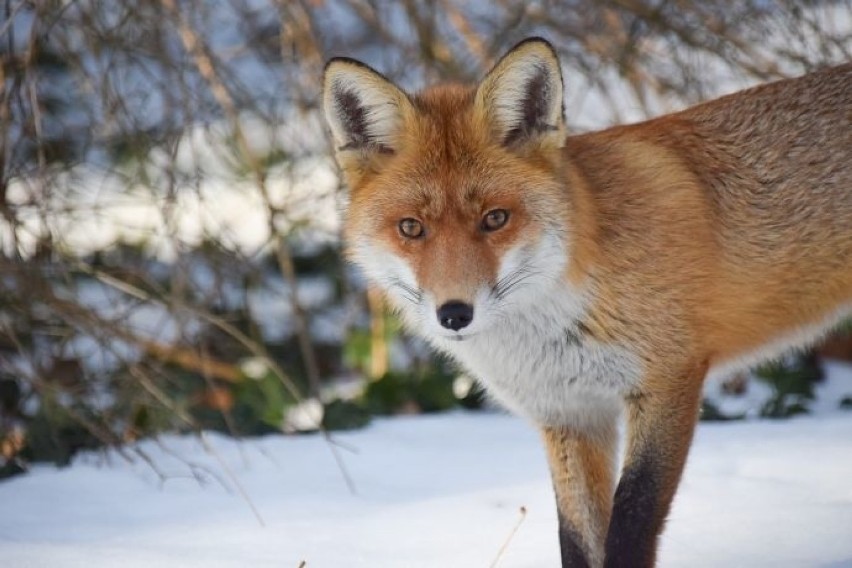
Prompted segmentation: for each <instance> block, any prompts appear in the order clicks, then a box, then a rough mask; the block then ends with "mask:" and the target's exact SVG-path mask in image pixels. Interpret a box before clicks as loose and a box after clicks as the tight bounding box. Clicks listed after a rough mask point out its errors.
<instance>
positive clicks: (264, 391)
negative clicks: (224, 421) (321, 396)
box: [219, 372, 296, 435]
mask: <svg viewBox="0 0 852 568" xmlns="http://www.w3.org/2000/svg"><path fill="white" fill-rule="evenodd" d="M295 403H296V399H295V398H294V397H293V396H292V395H291V394H290V393H288V392H287V390H286V388H285V387H284V385H283V384H281V381H280V380H279V379H278V378H277V377H276V376H275V375H274V374H273V373H271V372H269V373H266V374H265V375H263V376H262V377H260V378H259V379H247V380H244V381H241V382H240V383H238V384H237V385H236V386H235V388H234V406H233V408H231V410H230V414H231V416H232V419H233V426H234V428H235V429H236V430H237V432H238V433H240V434H248V435H255V434H266V433H269V432H280V431H281V425H282V424H283V422H284V415H285V414H286V412H287V409H288V408H290V407H292V406H293V405H294V404H295ZM219 414H220V415H221V412H220V413H219Z"/></svg>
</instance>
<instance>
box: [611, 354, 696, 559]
mask: <svg viewBox="0 0 852 568" xmlns="http://www.w3.org/2000/svg"><path fill="white" fill-rule="evenodd" d="M705 372H706V366H698V367H696V369H695V370H694V371H693V372H690V373H686V374H684V375H681V379H686V380H678V381H671V380H669V379H668V378H666V379H664V378H663V377H664V376H665V377H669V376H668V375H660V376H659V378H657V377H653V378H647V379H646V380H645V381H644V382H643V384H642V390H641V391H640V392H639V393H638V394H637V395H636V396H633V397H631V398H630V399H629V400H628V402H627V436H628V437H627V449H626V450H627V453H626V456H625V462H624V467H623V469H622V473H621V478H620V480H619V482H618V488H617V489H616V492H615V499H614V503H613V510H612V517H611V520H610V524H609V531H608V533H607V537H606V547H605V548H606V559H605V562H604V566H606V567H607V568H616V567H618V568H626V567H630V568H642V567H650V566H654V563H655V561H656V554H657V541H658V538H659V535H660V533H661V532H662V530H663V525H664V523H665V519H666V516H667V515H668V513H669V508H670V506H671V502H672V499H673V498H674V494H675V491H676V490H677V486H678V483H679V482H680V477H681V473H682V472H683V467H684V465H685V463H686V456H687V453H688V452H689V445H690V443H691V442H692V435H693V432H694V431H695V424H696V422H697V420H698V411H699V407H700V403H701V384H702V382H703V379H704V375H705Z"/></svg>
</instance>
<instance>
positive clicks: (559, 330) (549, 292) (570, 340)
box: [355, 232, 641, 432]
mask: <svg viewBox="0 0 852 568" xmlns="http://www.w3.org/2000/svg"><path fill="white" fill-rule="evenodd" d="M355 256H356V261H357V262H358V263H359V264H361V265H362V266H363V267H364V269H365V271H366V272H367V275H368V276H369V277H370V278H371V279H372V280H373V281H374V282H376V283H378V284H380V285H382V286H383V287H384V289H385V290H386V291H387V292H388V296H389V297H390V298H391V300H392V301H393V303H394V305H395V306H396V307H397V308H399V310H400V312H401V314H402V316H403V319H404V321H405V323H406V324H407V326H408V327H409V328H410V329H412V330H413V331H415V332H416V333H418V334H419V335H422V336H424V337H425V338H426V339H427V340H428V341H429V342H430V343H431V344H432V345H433V346H435V347H436V348H437V349H439V350H440V351H442V352H444V353H447V354H448V355H450V356H452V357H453V358H454V359H456V360H457V361H458V362H459V363H460V364H461V365H462V366H463V367H464V368H466V369H467V370H468V371H469V372H470V373H471V374H472V375H473V376H474V377H476V378H477V379H478V380H480V381H481V382H482V383H483V384H484V385H485V386H486V387H487V390H488V392H489V393H490V394H491V396H492V397H493V398H495V399H496V400H497V401H499V402H500V403H501V404H503V405H504V406H506V407H507V408H509V409H510V410H512V411H514V412H516V413H518V414H520V415H522V416H526V417H528V418H530V419H532V420H533V421H534V422H536V423H538V424H546V425H554V426H555V425H559V426H571V427H574V428H578V429H584V430H587V431H592V432H593V431H596V430H597V431H600V430H601V429H604V428H609V427H611V425H612V421H613V420H614V419H615V417H616V416H617V415H618V413H619V411H620V408H621V399H622V397H623V395H624V394H626V393H627V392H628V391H629V390H630V389H631V388H633V387H635V386H636V384H638V381H639V379H640V377H641V365H640V362H639V359H638V357H636V356H635V355H634V354H632V353H631V352H629V351H628V350H627V349H625V348H623V347H621V346H618V345H608V344H603V343H600V342H598V341H595V340H593V339H590V338H586V337H584V336H583V335H582V332H581V331H580V326H579V325H578V322H579V321H580V320H581V319H582V317H583V315H584V313H585V309H586V299H585V296H586V294H585V293H584V291H583V290H578V289H574V288H572V287H571V286H570V285H569V284H568V283H567V282H566V281H565V279H564V277H563V274H564V269H565V266H566V265H567V253H566V250H565V245H564V244H563V242H562V240H561V238H560V237H559V235H558V233H556V232H551V233H548V232H545V233H544V235H543V236H542V238H541V239H540V240H539V241H538V242H537V243H534V244H528V245H520V246H519V247H517V248H515V249H512V250H511V251H510V252H509V253H507V254H506V256H505V257H504V259H503V261H502V262H501V266H500V272H499V278H500V281H501V282H502V283H503V284H502V286H501V285H500V284H499V282H498V285H497V286H495V287H492V286H490V285H489V284H488V283H483V286H482V287H481V288H480V290H479V292H478V293H477V296H476V298H475V300H474V317H473V321H472V322H471V324H470V325H469V326H467V327H465V328H463V329H461V330H459V332H452V331H450V330H447V329H445V328H443V327H441V325H440V323H439V322H438V319H437V316H436V311H435V310H436V306H435V304H434V301H433V300H432V298H431V296H430V294H429V293H428V291H425V290H421V289H420V288H419V286H418V284H417V282H416V279H415V277H414V273H413V271H412V270H411V268H410V267H409V266H408V265H407V264H406V263H405V261H404V260H403V259H401V258H399V257H397V256H396V255H393V254H391V253H388V252H382V251H379V250H377V249H376V248H375V247H370V246H368V245H360V246H357V247H356V254H355ZM412 291H414V292H416V294H414V295H412Z"/></svg>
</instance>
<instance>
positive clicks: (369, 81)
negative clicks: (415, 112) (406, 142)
mask: <svg viewBox="0 0 852 568" xmlns="http://www.w3.org/2000/svg"><path fill="white" fill-rule="evenodd" d="M323 109H324V111H325V119H326V121H327V122H328V125H329V128H330V129H331V133H332V136H333V137H334V145H335V150H336V152H337V153H338V159H340V158H341V156H342V155H343V154H345V153H347V152H350V151H356V152H357V153H358V154H359V155H360V156H361V157H366V156H369V155H371V154H375V153H392V152H393V151H394V149H395V147H396V145H397V141H398V137H399V134H400V132H401V130H402V125H403V121H404V120H405V116H406V114H407V113H408V112H409V111H410V110H411V103H410V102H409V100H408V96H407V95H406V94H405V93H404V92H403V91H402V90H400V89H399V88H398V87H397V86H396V85H394V84H393V83H391V82H390V81H389V80H387V79H386V78H385V77H384V76H383V75H381V74H380V73H379V72H378V71H375V70H373V69H372V68H370V67H368V66H367V65H364V64H363V63H361V62H359V61H355V60H354V59H347V58H342V57H338V58H335V59H332V60H331V61H329V62H328V64H327V65H326V67H325V73H324V75H323Z"/></svg>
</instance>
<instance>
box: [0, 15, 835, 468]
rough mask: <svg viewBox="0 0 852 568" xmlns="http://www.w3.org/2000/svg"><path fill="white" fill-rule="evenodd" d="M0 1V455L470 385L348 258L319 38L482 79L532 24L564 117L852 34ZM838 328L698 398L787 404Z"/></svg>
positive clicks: (800, 62)
mask: <svg viewBox="0 0 852 568" xmlns="http://www.w3.org/2000/svg"><path fill="white" fill-rule="evenodd" d="M0 15H2V17H0V217H1V218H0V477H4V476H9V475H13V474H15V473H18V472H21V471H24V470H25V469H26V467H27V464H28V463H32V462H34V461H49V462H54V463H57V464H64V463H67V462H68V460H69V459H70V458H71V456H72V455H73V454H74V452H75V451H77V450H79V449H81V448H96V447H104V446H110V447H120V446H122V445H124V444H127V443H128V442H133V441H135V440H138V439H140V438H142V437H149V436H156V435H157V434H158V433H160V432H165V431H169V432H174V431H201V430H207V429H214V430H220V431H224V432H227V433H230V434H231V435H234V436H245V435H257V434H263V433H267V432H280V431H285V432H300V431H313V430H317V429H324V430H333V429H341V428H355V427H359V426H362V425H364V424H366V423H368V422H369V420H370V419H371V417H372V416H375V415H380V414H396V413H414V412H428V411H437V410H443V409H449V408H454V407H458V406H466V407H468V408H478V407H480V406H481V405H482V404H483V401H482V397H481V395H480V393H479V392H478V390H477V389H476V386H475V385H473V384H472V382H471V381H470V380H468V379H466V378H465V377H463V376H462V377H459V376H458V373H457V371H456V370H455V369H454V368H453V367H452V366H451V365H449V364H448V363H447V362H446V361H442V360H440V359H437V358H435V357H434V356H433V355H431V354H430V352H429V351H428V349H426V347H425V346H424V345H423V344H421V343H419V342H417V341H415V340H412V339H410V338H408V337H406V336H405V335H403V334H401V332H400V328H399V325H398V322H397V321H396V319H395V317H394V316H393V314H391V313H388V312H387V311H386V310H385V308H384V306H383V303H382V299H381V297H380V295H378V294H376V293H374V292H371V291H368V290H367V287H366V285H365V283H364V281H363V280H362V278H361V277H360V276H359V275H358V273H357V272H356V271H354V270H353V269H352V268H351V267H349V266H347V265H346V264H345V263H344V262H343V261H342V260H341V256H340V249H341V244H340V240H339V236H338V227H339V213H340V210H341V208H342V207H343V206H344V204H345V192H344V191H343V188H341V186H340V183H339V180H338V177H337V172H336V170H335V166H334V163H333V161H332V160H331V158H330V152H329V147H328V142H327V140H326V137H325V133H324V129H323V124H322V122H321V117H320V115H319V111H318V101H319V89H320V78H321V73H322V68H323V65H324V62H325V61H326V60H327V59H328V58H329V57H332V56H336V55H347V56H350V57H355V58H358V59H361V60H363V61H365V62H366V63H368V64H370V65H371V66H374V67H375V68H376V69H378V70H380V71H382V72H383V73H385V74H386V75H388V76H389V77H392V78H393V79H395V80H396V81H398V83H399V84H400V85H401V86H403V87H404V88H406V89H408V90H416V89H418V88H420V87H422V86H424V85H426V84H429V83H432V82H435V81H439V80H448V81H450V80H451V81H475V80H476V79H477V78H478V77H480V76H481V75H482V73H483V72H484V71H485V70H487V69H488V68H489V66H490V65H492V64H493V63H494V61H495V58H497V57H499V56H500V54H501V53H502V52H504V51H505V50H506V49H508V48H509V47H510V46H511V45H513V44H514V43H515V42H517V41H520V40H521V39H523V38H524V37H527V36H529V35H541V36H544V37H546V38H547V39H549V40H550V41H551V42H553V43H554V44H555V46H556V47H557V49H558V51H559V53H560V55H561V58H562V64H563V72H564V77H565V83H566V112H567V120H568V124H569V126H570V127H571V128H572V129H573V130H574V131H576V132H579V131H583V130H588V129H591V128H599V127H604V126H606V125H609V124H613V123H617V122H623V121H633V120H639V119H642V118H644V117H648V116H653V115H656V114H660V113H663V112H667V111H672V110H676V109H679V108H683V107H684V106H686V105H688V104H691V103H695V102H698V101H701V100H704V99H707V98H710V97H713V96H716V95H719V94H723V93H727V92H730V91H733V90H736V89H738V88H741V87H744V86H748V85H752V84H755V83H758V82H763V81H769V80H773V79H778V78H782V77H788V76H795V75H799V74H802V73H805V72H807V71H809V70H812V69H815V68H817V67H820V66H823V65H827V64H831V63H837V62H841V61H849V60H850V59H852V2H850V1H848V0H846V1H811V2H804V1H793V0H743V1H740V2H727V1H708V0H701V1H698V0H603V1H597V0H596V1H591V0H563V1H527V0H502V1H495V2H484V1H468V2H465V1H461V0H435V1H431V2H430V1H423V0H403V1H400V2H390V1H386V0H121V1H96V0H77V1H74V0H33V1H24V0H2V2H0ZM849 331H850V328H849V326H847V327H846V329H841V330H840V331H839V332H838V334H836V335H834V336H832V337H831V338H830V340H829V342H828V343H827V344H826V345H823V346H821V347H820V348H818V349H817V350H815V351H811V352H809V353H806V354H802V355H797V356H793V357H790V358H788V359H785V360H784V361H781V362H778V363H775V364H772V365H768V366H764V367H763V368H761V369H758V370H756V371H755V372H754V373H750V374H747V375H742V376H737V377H731V378H730V379H729V380H727V381H725V382H724V383H722V384H717V385H708V387H707V402H706V403H705V409H704V417H705V418H706V419H717V420H718V419H738V418H748V417H752V416H770V417H785V416H790V415H793V414H797V413H802V412H808V410H809V408H810V404H811V401H812V400H813V396H814V394H813V392H814V391H813V389H814V385H815V384H818V382H819V380H820V378H821V377H822V374H823V369H822V360H823V358H824V357H826V356H830V357H835V358H844V357H845V358H852V341H850V339H849ZM850 391H852V388H851V389H850ZM838 404H841V405H845V406H852V399H849V398H848V397H847V398H843V399H842V400H840V401H839V403H838Z"/></svg>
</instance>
